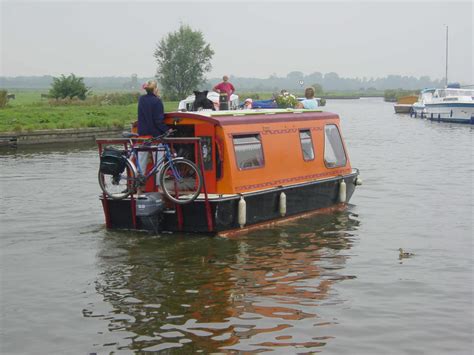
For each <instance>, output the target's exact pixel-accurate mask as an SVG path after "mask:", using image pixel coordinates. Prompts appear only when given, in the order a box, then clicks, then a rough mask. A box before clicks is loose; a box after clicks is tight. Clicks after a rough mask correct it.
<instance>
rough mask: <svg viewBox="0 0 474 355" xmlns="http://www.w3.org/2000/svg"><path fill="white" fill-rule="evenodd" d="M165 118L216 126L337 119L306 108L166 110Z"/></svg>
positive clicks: (333, 115)
mask: <svg viewBox="0 0 474 355" xmlns="http://www.w3.org/2000/svg"><path fill="white" fill-rule="evenodd" d="M165 118H171V119H174V118H192V119H197V120H202V121H206V122H209V123H211V124H214V125H218V126H227V125H236V124H250V123H272V122H291V121H314V120H327V119H339V116H338V115H337V114H335V113H332V112H323V111H321V110H306V109H273V110H265V109H263V110H262V109H255V110H226V111H199V112H180V111H175V112H168V113H166V114H165Z"/></svg>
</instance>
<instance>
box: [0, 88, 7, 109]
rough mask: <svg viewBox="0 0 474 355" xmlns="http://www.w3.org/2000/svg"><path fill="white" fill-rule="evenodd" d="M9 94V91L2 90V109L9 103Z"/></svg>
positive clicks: (0, 105) (0, 93)
mask: <svg viewBox="0 0 474 355" xmlns="http://www.w3.org/2000/svg"><path fill="white" fill-rule="evenodd" d="M7 94H8V92H7V90H0V107H1V108H3V107H5V106H7V103H8V96H7Z"/></svg>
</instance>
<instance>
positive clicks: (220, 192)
mask: <svg viewBox="0 0 474 355" xmlns="http://www.w3.org/2000/svg"><path fill="white" fill-rule="evenodd" d="M165 123H166V124H167V125H169V126H170V127H173V129H175V130H176V132H175V134H174V135H173V136H172V137H171V138H166V142H167V143H168V144H170V145H171V146H172V149H173V150H174V151H175V152H176V154H177V156H179V157H184V158H186V159H188V160H191V161H192V162H194V163H195V165H196V166H198V167H199V168H200V171H201V174H202V177H203V182H204V183H203V187H202V190H201V193H200V194H199V195H198V197H197V198H196V199H194V200H192V202H190V203H188V204H173V203H171V201H169V200H166V198H165V197H163V205H162V208H161V207H160V209H154V210H153V211H154V212H153V213H154V214H152V215H149V216H148V215H147V216H143V215H140V216H139V215H138V213H137V211H138V209H139V208H140V204H141V203H145V202H146V201H145V202H141V199H146V198H147V194H150V195H152V194H155V195H156V194H157V193H158V194H159V191H160V190H159V186H157V185H156V183H154V182H153V181H151V179H150V180H149V181H148V182H151V184H149V183H147V188H146V189H145V191H144V192H145V195H144V196H135V195H131V196H130V197H129V198H127V199H123V200H114V199H109V198H107V196H105V195H103V196H102V203H103V207H104V213H105V216H106V223H107V227H108V228H137V229H147V230H152V231H155V232H156V231H170V232H174V231H184V232H204V233H220V234H222V232H227V231H236V230H240V229H241V228H247V227H258V226H260V225H261V224H266V223H270V222H271V223H273V221H276V220H284V219H288V218H299V217H300V216H304V215H307V214H308V213H311V212H313V211H315V210H320V209H324V208H332V207H334V206H341V205H342V206H343V205H344V204H345V203H347V202H348V201H349V200H350V198H351V196H352V194H353V192H354V190H355V187H356V185H360V183H361V180H360V178H358V175H359V172H358V170H357V169H352V167H351V164H350V160H349V156H348V153H347V149H346V146H345V144H344V141H343V138H342V134H341V130H340V124H339V116H338V115H336V114H334V113H329V112H322V111H319V110H304V109H302V110H294V109H273V110H242V111H239V110H228V111H199V112H179V111H177V112H170V113H166V114H165ZM196 138H199V139H196ZM111 142H116V143H117V140H98V143H99V150H100V149H101V147H102V145H104V144H110V143H111ZM196 142H198V144H196ZM199 147H200V149H199ZM155 200H156V199H155ZM155 200H153V201H151V203H153V204H154V203H155Z"/></svg>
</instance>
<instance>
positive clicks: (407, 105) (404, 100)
mask: <svg viewBox="0 0 474 355" xmlns="http://www.w3.org/2000/svg"><path fill="white" fill-rule="evenodd" d="M417 99H418V98H417V97H416V96H412V95H410V96H403V97H400V98H399V99H398V100H397V103H396V104H395V105H394V106H393V108H394V109H395V113H410V112H411V109H412V105H413V104H414V103H415V102H416V100H417Z"/></svg>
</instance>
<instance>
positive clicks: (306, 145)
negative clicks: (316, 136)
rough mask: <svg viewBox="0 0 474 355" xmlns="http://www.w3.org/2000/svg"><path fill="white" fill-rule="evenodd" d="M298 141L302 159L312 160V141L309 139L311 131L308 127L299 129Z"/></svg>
mask: <svg viewBox="0 0 474 355" xmlns="http://www.w3.org/2000/svg"><path fill="white" fill-rule="evenodd" d="M300 142H301V150H302V151H303V159H304V160H306V161H308V160H313V159H314V149H313V141H312V140H311V131H310V130H309V129H304V130H303V129H302V130H300Z"/></svg>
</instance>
